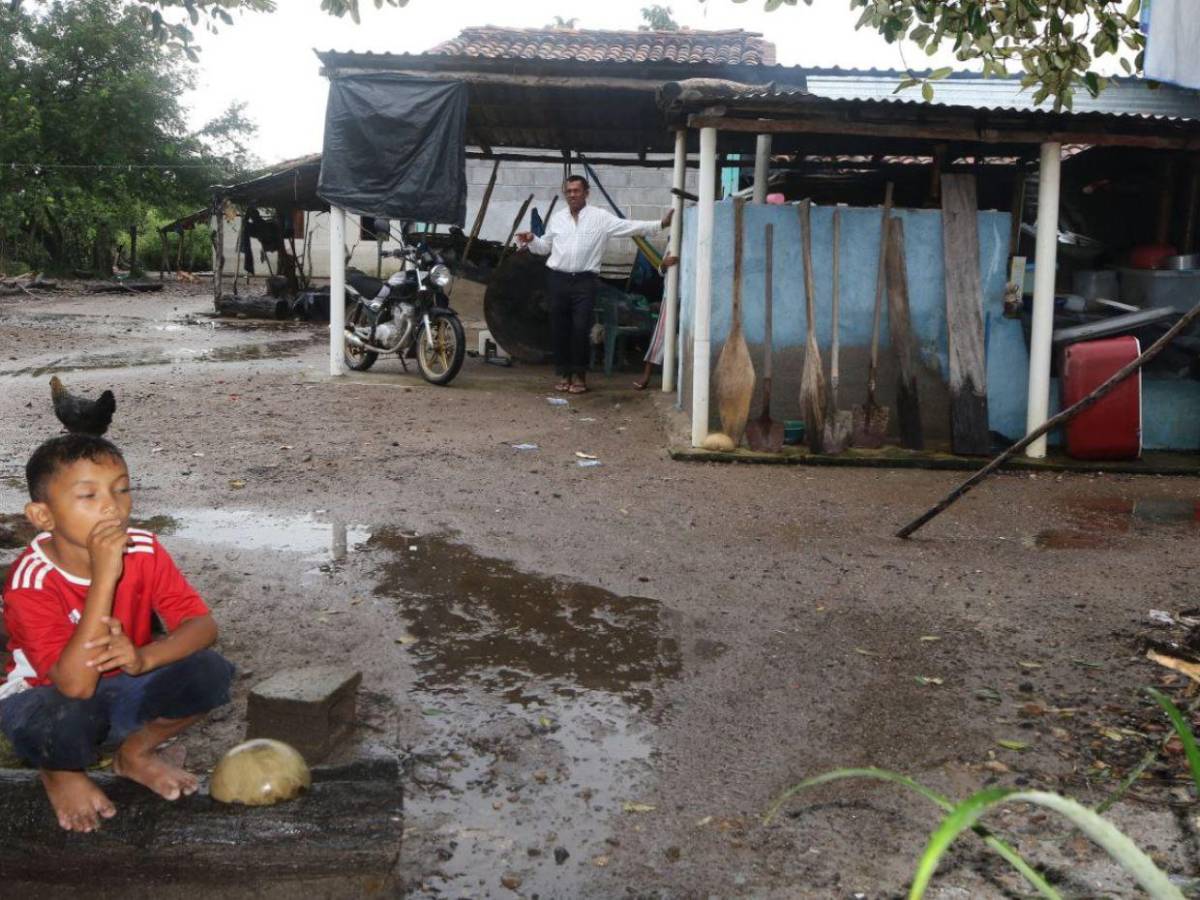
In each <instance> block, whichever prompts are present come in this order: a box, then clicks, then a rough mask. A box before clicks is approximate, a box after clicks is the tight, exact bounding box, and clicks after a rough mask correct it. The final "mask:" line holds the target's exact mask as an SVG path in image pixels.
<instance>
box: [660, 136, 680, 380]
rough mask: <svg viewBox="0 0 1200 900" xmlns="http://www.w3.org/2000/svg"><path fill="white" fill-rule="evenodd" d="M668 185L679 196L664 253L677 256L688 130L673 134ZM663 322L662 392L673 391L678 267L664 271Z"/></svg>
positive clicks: (673, 205) (673, 198)
mask: <svg viewBox="0 0 1200 900" xmlns="http://www.w3.org/2000/svg"><path fill="white" fill-rule="evenodd" d="M671 185H672V186H673V187H674V188H675V190H676V191H679V192H680V193H675V194H672V196H671V208H672V209H673V210H674V211H675V213H674V215H673V216H672V217H671V236H670V239H669V240H668V242H667V253H668V254H672V255H674V256H679V244H680V242H681V241H682V240H683V197H682V196H681V193H682V191H683V189H684V188H685V187H686V186H687V129H686V128H680V129H678V130H677V131H676V132H675V168H674V170H673V171H672V173H671ZM658 314H659V315H660V316H664V317H665V318H664V321H663V372H662V389H663V393H670V392H671V391H673V390H675V354H676V349H677V347H678V340H679V338H678V334H677V332H678V330H679V266H678V265H674V266H671V268H669V269H667V283H666V288H665V290H664V292H663V305H662V309H660V310H659V313H658Z"/></svg>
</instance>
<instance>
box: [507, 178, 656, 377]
mask: <svg viewBox="0 0 1200 900" xmlns="http://www.w3.org/2000/svg"><path fill="white" fill-rule="evenodd" d="M588 188H589V186H588V182H587V179H586V178H584V177H583V176H581V175H571V176H569V177H568V178H567V180H566V182H565V183H564V184H563V196H564V197H565V198H566V201H567V208H566V209H562V210H559V211H558V212H556V213H555V214H554V215H553V216H551V217H550V221H549V222H547V223H546V233H545V234H544V235H542V236H541V237H534V235H533V233H532V232H530V231H521V232H518V233H517V241H518V242H519V243H520V244H521V248H522V249H527V250H530V251H531V252H533V253H536V254H537V255H538V256H545V255H547V254H549V255H550V259H549V260H547V261H546V287H547V288H548V290H549V292H550V331H551V336H552V339H553V341H554V367H555V369H556V370H557V371H558V375H559V380H558V385H557V386H556V387H555V390H559V391H569V392H570V393H572V394H583V393H586V391H587V389H588V386H587V369H588V355H589V350H590V348H589V346H588V335H589V332H590V331H591V328H592V310H593V307H594V306H595V303H596V286H597V281H598V278H599V273H600V258H601V257H602V256H603V255H604V245H605V243H606V242H607V241H608V239H609V238H610V237H634V236H635V235H650V234H656V233H658V232H659V231H662V230H663V229H664V228H667V227H669V226H670V224H671V216H672V215H673V214H674V212H675V211H674V210H669V211H668V212H667V214H666V215H665V216H663V217H662V219H661V220H660V221H655V220H653V219H649V220H646V221H641V222H637V221H633V220H631V219H619V218H617V217H616V216H614V215H613V214H612V213H608V212H605V211H604V210H602V209H597V208H596V207H594V206H588V205H587V198H588Z"/></svg>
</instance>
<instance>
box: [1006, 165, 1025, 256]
mask: <svg viewBox="0 0 1200 900" xmlns="http://www.w3.org/2000/svg"><path fill="white" fill-rule="evenodd" d="M1027 176H1028V173H1027V172H1026V171H1025V165H1024V162H1023V161H1022V162H1020V163H1018V164H1017V174H1016V180H1015V181H1014V182H1013V196H1012V212H1011V213H1010V215H1011V217H1012V223H1011V226H1010V228H1009V230H1008V255H1009V257H1013V256H1016V255H1017V254H1018V253H1020V252H1021V220H1022V219H1024V218H1025V182H1026V180H1027Z"/></svg>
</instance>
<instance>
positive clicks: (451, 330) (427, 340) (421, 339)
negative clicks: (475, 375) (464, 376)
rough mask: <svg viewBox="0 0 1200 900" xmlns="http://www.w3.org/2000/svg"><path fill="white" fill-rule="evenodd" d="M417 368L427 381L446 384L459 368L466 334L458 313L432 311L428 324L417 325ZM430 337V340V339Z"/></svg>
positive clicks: (465, 345) (463, 355) (465, 346)
mask: <svg viewBox="0 0 1200 900" xmlns="http://www.w3.org/2000/svg"><path fill="white" fill-rule="evenodd" d="M417 327H418V328H419V329H420V334H419V335H418V336H417V368H418V369H420V370H421V377H422V378H424V379H425V380H426V381H428V382H429V383H430V384H439V385H444V384H449V383H450V382H451V381H453V380H454V376H455V375H457V374H458V370H459V369H461V368H462V364H463V358H464V357H465V356H466V353H467V336H466V334H465V333H464V332H463V327H462V323H461V322H460V321H458V316H456V315H453V314H451V313H446V314H442V315H436V314H434V315H432V316H431V317H430V320H429V328H428V329H426V328H425V323H424V322H421V323H419V324H418V325H417ZM431 338H432V340H431Z"/></svg>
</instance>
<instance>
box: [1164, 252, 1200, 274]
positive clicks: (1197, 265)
mask: <svg viewBox="0 0 1200 900" xmlns="http://www.w3.org/2000/svg"><path fill="white" fill-rule="evenodd" d="M1158 268H1160V269H1171V270H1172V271H1175V272H1183V271H1187V270H1189V269H1200V253H1183V254H1180V255H1177V256H1168V257H1167V258H1166V259H1164V260H1163V261H1162V262H1160V263H1159V264H1158Z"/></svg>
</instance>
